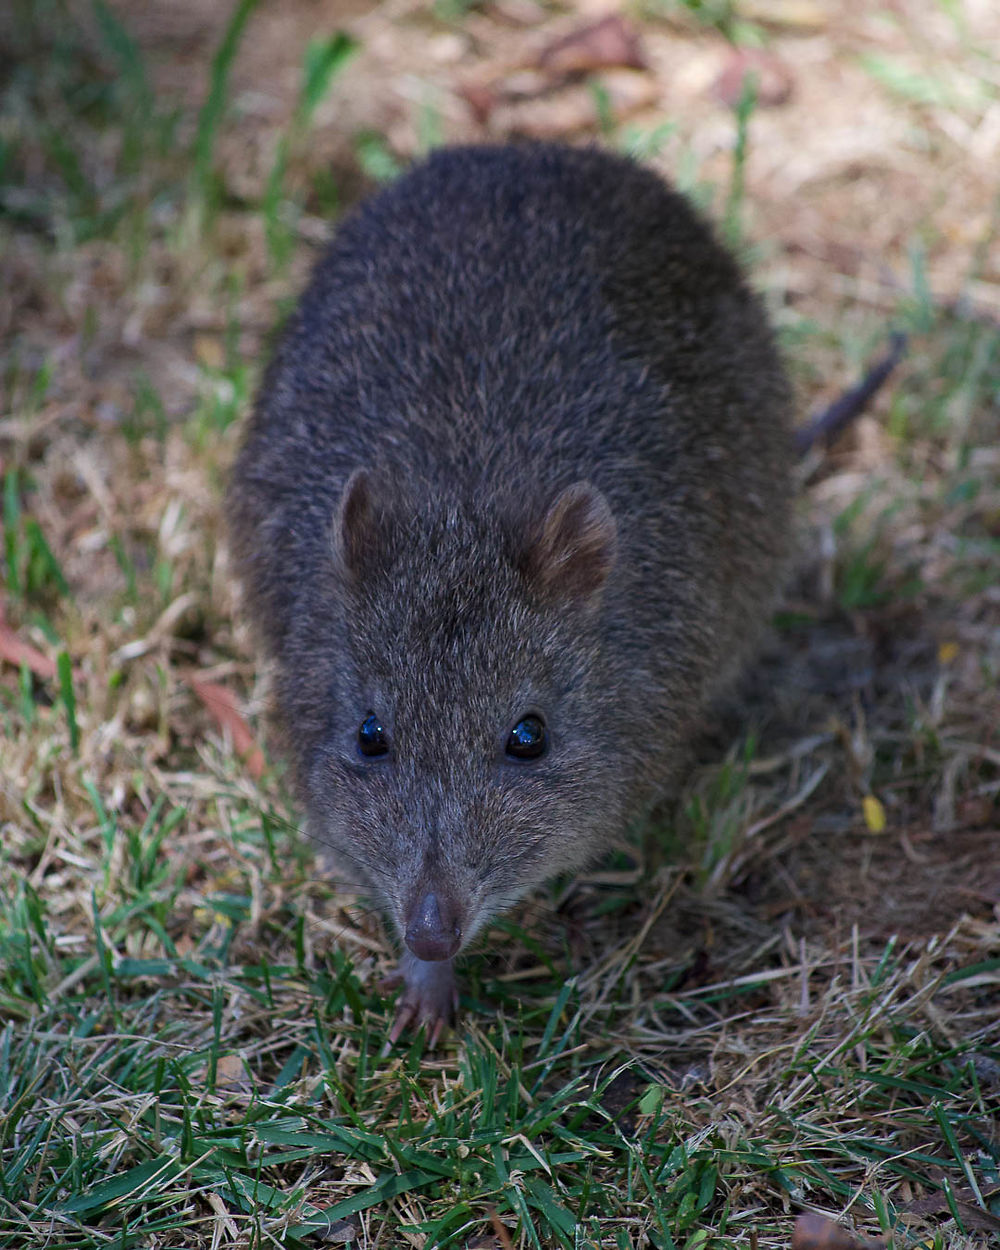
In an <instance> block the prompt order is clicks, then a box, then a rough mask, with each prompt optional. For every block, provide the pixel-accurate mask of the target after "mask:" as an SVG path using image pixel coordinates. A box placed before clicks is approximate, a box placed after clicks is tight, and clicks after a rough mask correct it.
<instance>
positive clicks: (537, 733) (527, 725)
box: [507, 716, 549, 760]
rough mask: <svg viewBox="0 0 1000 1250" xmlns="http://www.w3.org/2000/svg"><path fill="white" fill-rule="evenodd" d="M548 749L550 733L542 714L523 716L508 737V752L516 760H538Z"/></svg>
mask: <svg viewBox="0 0 1000 1250" xmlns="http://www.w3.org/2000/svg"><path fill="white" fill-rule="evenodd" d="M548 749H549V735H548V732H547V730H546V728H545V722H544V721H543V720H542V718H541V717H540V716H523V717H522V718H521V719H520V720H519V721H518V722H517V724H516V725H515V726H514V728H513V729H512V730H511V731H510V736H509V737H508V739H507V754H508V755H509V756H511V757H512V758H513V759H515V760H537V759H538V757H539V756H541V755H544V754H545V752H546V751H547V750H548Z"/></svg>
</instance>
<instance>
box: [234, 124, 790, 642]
mask: <svg viewBox="0 0 1000 1250" xmlns="http://www.w3.org/2000/svg"><path fill="white" fill-rule="evenodd" d="M791 460H792V454H791V450H790V442H789V399H788V389H787V384H786V381H785V376H784V373H783V370H782V368H781V365H780V362H779V360H778V358H777V356H776V353H775V350H774V346H773V343H772V339H771V335H770V331H769V329H768V326H767V323H766V319H765V317H764V315H763V312H762V310H761V308H760V305H759V303H758V301H757V299H756V297H755V296H753V295H752V294H751V293H750V292H749V290H748V288H747V286H746V284H745V283H744V281H743V279H742V277H741V275H740V273H739V271H738V268H737V266H736V265H735V263H734V262H733V260H732V259H731V257H730V256H729V254H728V253H727V252H726V251H725V250H724V249H723V248H721V247H720V246H719V245H718V244H717V243H716V241H715V240H714V238H713V236H712V233H711V231H710V229H709V227H708V226H707V225H706V224H705V223H704V222H703V221H702V220H701V219H700V217H698V216H697V215H696V214H695V213H694V212H693V211H692V209H691V207H690V205H689V204H688V202H687V201H686V200H685V199H684V198H683V197H682V196H680V195H678V194H677V193H675V192H673V191H671V190H669V189H668V188H667V187H666V186H665V185H664V183H663V182H662V181H661V180H660V179H659V178H658V177H656V176H655V175H654V174H652V173H650V172H649V171H647V170H645V169H643V168H641V167H639V166H637V165H636V164H634V163H633V162H631V161H627V160H625V159H624V158H619V157H614V156H611V155H609V154H607V153H603V152H600V151H597V150H571V149H566V148H562V147H550V146H545V145H540V146H526V147H524V148H514V147H498V148H489V147H479V148H457V149H446V150H443V151H441V152H439V153H436V154H435V155H433V156H432V157H431V158H430V159H429V160H428V161H427V162H425V163H424V164H423V165H421V166H419V167H418V168H417V169H416V170H414V171H413V172H411V173H410V174H409V175H408V176H406V177H404V178H402V179H401V180H399V181H398V182H397V183H396V184H395V185H394V186H391V187H390V188H388V189H387V190H384V191H382V192H381V193H380V194H379V195H378V196H376V197H375V198H374V199H372V200H370V201H369V202H368V203H366V204H365V205H363V206H362V208H361V210H360V212H358V213H356V214H355V215H354V216H353V217H351V218H349V219H348V220H347V221H346V222H345V223H344V224H343V225H342V226H341V228H340V229H339V231H338V233H337V235H336V237H335V239H334V241H333V243H332V245H331V247H330V248H329V251H328V252H327V254H326V256H325V258H324V260H323V261H322V262H321V263H320V265H319V266H318V267H317V270H316V272H315V274H314V276H313V279H312V281H311V283H310V286H309V288H308V289H307V291H306V293H305V295H304V297H303V300H302V302H301V305H300V307H299V309H298V311H297V313H296V315H295V317H294V319H293V321H292V323H291V325H290V327H289V328H288V330H287V332H286V334H285V337H284V340H283V342H282V345H281V348H280V350H279V352H278V354H277V357H276V359H275V361H274V363H273V364H272V367H271V370H270V372H269V375H268V379H267V382H266V383H265V386H264V387H263V389H262V395H261V400H260V403H259V407H258V410H257V413H256V415H255V418H254V421H253V424H252V427H251V431H250V435H249V438H248V441H247V445H246V448H245V450H244V452H243V455H242V457H241V460H240V463H239V465H238V468H237V474H236V483H237V485H236V488H235V490H234V492H233V503H234V506H235V511H236V518H237V519H236V524H235V525H234V532H235V534H236V539H237V547H238V548H239V549H240V550H241V551H242V555H243V564H244V568H245V571H246V572H247V573H248V575H249V581H250V585H251V590H252V591H254V590H255V591H256V594H257V595H258V597H260V598H261V599H262V600H264V601H266V602H267V605H268V611H267V613H266V621H265V629H267V628H271V629H272V632H273V636H274V638H275V641H276V643H277V645H279V646H280V637H281V635H282V634H283V633H284V632H285V630H286V628H287V626H286V622H287V619H288V617H289V614H290V613H292V612H293V611H294V610H295V604H294V596H289V594H288V593H287V588H286V587H285V585H284V584H283V581H282V579H280V578H279V579H274V578H272V577H271V576H269V572H268V570H269V568H270V569H272V570H278V569H281V568H283V567H287V562H288V561H289V560H291V561H292V562H293V563H294V564H295V565H296V566H297V567H298V566H300V565H301V566H302V567H303V569H304V568H307V567H310V564H311V563H315V564H316V567H317V568H318V567H319V565H320V564H321V562H322V560H323V559H324V556H325V554H326V549H327V546H328V541H327V540H328V533H327V526H328V523H329V519H330V518H331V517H332V515H333V512H334V510H335V507H336V503H337V500H338V498H339V496H340V492H341V491H342V489H343V487H344V484H345V482H346V480H347V478H348V476H349V474H350V473H351V471H352V470H353V469H354V468H355V467H357V466H358V465H359V464H363V465H365V466H368V467H370V468H372V469H373V470H374V471H375V472H376V473H379V474H381V475H383V476H384V477H385V479H386V480H388V481H391V482H392V483H393V489H394V490H398V491H399V492H401V493H403V494H409V495H410V496H414V497H420V496H422V495H430V496H437V497H454V498H455V499H456V500H459V501H462V500H464V501H467V503H468V504H469V505H470V506H472V507H475V508H483V507H486V508H490V507H492V508H494V509H500V510H508V511H509V510H510V509H511V508H512V507H513V508H516V507H517V506H518V502H519V501H520V502H521V504H522V505H524V504H526V503H528V502H530V501H532V500H535V499H541V498H543V497H544V498H547V497H549V496H551V495H552V493H553V492H554V491H555V490H558V489H559V488H560V487H563V486H565V485H567V484H568V483H570V482H573V481H576V480H580V479H583V480H588V481H591V482H593V483H594V485H596V486H597V487H598V488H599V489H600V490H601V491H602V492H603V493H604V494H605V495H606V497H607V499H608V500H609V502H610V503H611V505H612V509H613V510H614V511H615V513H616V515H618V516H619V517H620V519H621V520H622V521H623V523H622V524H621V526H620V530H619V541H620V543H621V546H622V550H623V553H624V557H625V558H623V559H622V560H621V561H620V562H619V575H618V577H617V578H616V579H615V582H614V587H613V589H614V591H616V592H617V593H619V594H620V595H623V596H625V597H627V599H628V612H629V615H630V618H631V622H630V624H628V626H627V628H626V631H625V633H624V634H623V636H622V638H621V639H620V641H619V643H618V645H620V646H625V647H628V645H629V641H630V639H631V640H634V641H635V642H636V643H637V644H638V649H639V651H644V650H646V649H647V647H648V643H649V639H648V637H647V633H646V631H647V630H648V629H650V628H656V625H657V621H663V623H664V626H666V625H668V624H669V622H666V621H665V620H664V616H665V608H666V605H667V602H668V600H669V602H670V603H672V604H673V610H672V612H671V613H670V615H672V616H674V617H678V618H684V620H685V625H684V627H685V628H689V629H692V630H694V631H695V632H698V633H703V632H704V633H711V634H712V635H713V636H714V637H715V638H716V639H717V640H718V645H720V646H721V648H722V649H723V650H724V651H725V652H726V653H727V656H728V655H732V654H734V652H736V651H742V647H740V646H738V645H737V644H738V642H739V641H740V640H741V639H743V638H745V637H748V636H750V635H751V634H752V632H753V631H752V630H748V629H747V622H748V621H749V620H753V619H755V618H756V617H757V616H758V615H759V612H760V608H761V605H762V603H763V602H764V601H765V599H767V598H768V597H769V596H770V595H771V594H772V592H773V587H774V576H775V574H774V564H775V561H776V560H779V559H780V558H781V555H782V553H783V551H784V549H785V545H786V541H787V530H788V502H789V497H790V491H789V475H788V470H789V465H790V463H791ZM265 535H266V538H265ZM288 543H291V544H292V546H293V547H294V550H288V549H287V544H288ZM685 604H687V605H688V609H687V610H685ZM708 650H709V651H711V652H714V651H715V646H710V647H709V648H708ZM714 663H715V661H713V665H714Z"/></svg>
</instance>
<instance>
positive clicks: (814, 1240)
mask: <svg viewBox="0 0 1000 1250" xmlns="http://www.w3.org/2000/svg"><path fill="white" fill-rule="evenodd" d="M792 1250H885V1241H884V1240H883V1239H882V1238H871V1237H858V1236H856V1235H855V1234H854V1233H851V1232H848V1230H847V1229H846V1228H844V1227H843V1226H842V1225H840V1224H836V1223H834V1221H833V1220H831V1219H827V1217H826V1216H825V1215H817V1214H816V1213H815V1212H813V1211H805V1212H803V1213H802V1215H800V1216H799V1218H798V1219H797V1220H796V1221H795V1231H794V1232H793V1233H792Z"/></svg>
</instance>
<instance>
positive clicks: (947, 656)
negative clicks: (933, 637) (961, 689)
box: [938, 642, 958, 664]
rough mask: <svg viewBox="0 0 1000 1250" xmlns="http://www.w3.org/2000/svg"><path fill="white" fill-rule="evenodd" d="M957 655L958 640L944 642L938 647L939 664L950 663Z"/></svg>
mask: <svg viewBox="0 0 1000 1250" xmlns="http://www.w3.org/2000/svg"><path fill="white" fill-rule="evenodd" d="M957 655H958V643H957V642H942V644H941V645H940V647H938V663H939V664H950V663H951V662H952V660H953V659H954V658H955V657H956V656H957Z"/></svg>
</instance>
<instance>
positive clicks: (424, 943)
mask: <svg viewBox="0 0 1000 1250" xmlns="http://www.w3.org/2000/svg"><path fill="white" fill-rule="evenodd" d="M406 945H407V946H408V947H409V949H410V950H411V951H412V952H413V954H414V955H416V957H417V958H418V959H424V960H427V961H428V962H431V963H438V962H440V961H441V960H442V959H451V957H452V955H456V954H457V953H458V948H459V947H460V946H461V945H462V929H461V926H460V925H459V923H458V917H457V915H456V914H455V909H454V908H453V907H451V906H449V904H448V900H447V899H444V900H439V899H438V896H437V895H436V894H425V895H424V896H423V898H421V899H420V900H419V901H418V902H417V903H416V904H415V906H413V907H412V908H411V909H410V913H409V915H408V917H407V923H406Z"/></svg>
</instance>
